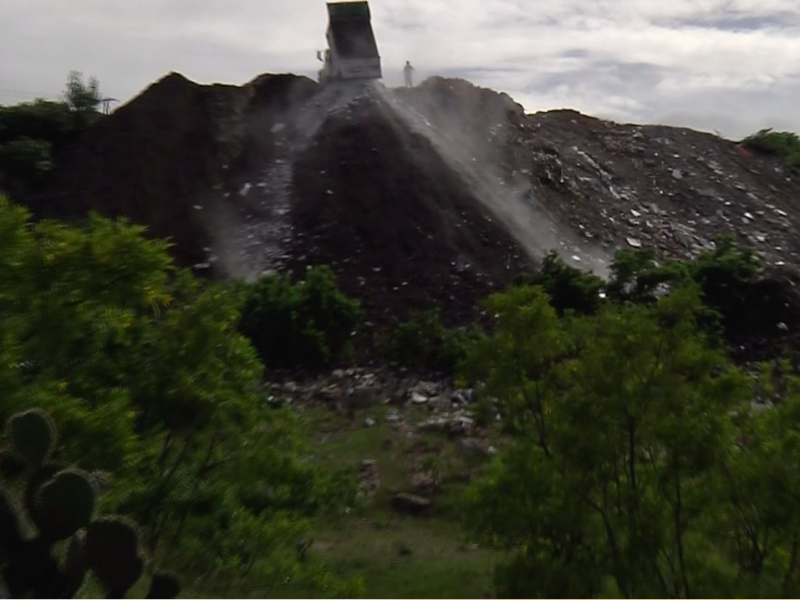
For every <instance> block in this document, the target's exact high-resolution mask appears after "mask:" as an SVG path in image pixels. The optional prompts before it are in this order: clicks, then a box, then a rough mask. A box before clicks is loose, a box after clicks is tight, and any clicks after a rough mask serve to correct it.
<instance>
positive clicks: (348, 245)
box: [27, 74, 800, 343]
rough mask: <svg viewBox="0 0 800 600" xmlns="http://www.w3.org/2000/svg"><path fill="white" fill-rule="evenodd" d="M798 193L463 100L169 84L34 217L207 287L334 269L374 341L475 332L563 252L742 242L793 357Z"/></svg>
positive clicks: (106, 133)
mask: <svg viewBox="0 0 800 600" xmlns="http://www.w3.org/2000/svg"><path fill="white" fill-rule="evenodd" d="M798 192H800V176H798V174H797V173H793V172H791V171H790V170H789V169H787V168H786V167H784V166H783V165H782V164H781V163H780V162H778V161H776V160H773V159H770V158H768V157H762V156H756V155H752V154H751V153H749V152H747V151H745V150H744V149H743V148H741V147H740V146H738V145H737V144H736V143H734V142H731V141H728V140H724V139H721V138H719V137H716V136H713V135H709V134H704V133H699V132H695V131H690V130H687V129H680V128H672V127H660V126H638V125H622V124H618V123H613V122H609V121H602V120H598V119H593V118H591V117H587V116H585V115H581V114H579V113H577V112H575V111H570V110H558V111H550V112H544V113H537V114H533V115H526V114H525V112H524V111H523V109H522V107H521V106H519V105H518V104H516V103H515V102H514V101H513V100H512V99H511V98H509V97H508V96H507V95H505V94H498V93H496V92H493V91H491V90H487V89H482V88H478V87H476V86H473V85H472V84H470V83H468V82H466V81H463V80H453V79H443V78H433V79H430V80H428V81H426V82H424V83H423V84H422V85H420V86H418V87H417V88H414V89H410V90H406V89H401V90H387V89H386V88H384V87H383V86H381V85H380V84H377V85H376V84H372V83H360V84H335V85H329V86H325V87H324V88H320V87H319V86H318V85H317V84H316V83H314V82H312V81H310V80H308V79H306V78H302V77H295V76H292V75H265V76H262V77H259V78H257V79H255V80H253V81H252V82H250V83H248V84H246V85H243V86H239V87H237V86H221V85H214V86H202V85H198V84H195V83H192V82H190V81H188V80H187V79H185V78H183V77H182V76H180V75H177V74H171V75H169V76H167V77H166V78H164V79H162V80H161V81H159V82H157V83H156V84H154V85H153V86H151V87H150V88H148V89H147V90H145V92H144V93H143V94H142V95H140V96H139V97H138V98H136V99H135V100H134V101H132V102H131V103H130V104H128V105H127V106H124V107H122V108H121V109H119V110H118V111H116V112H115V113H114V114H113V115H112V116H111V117H109V118H107V119H104V120H103V121H102V123H101V124H100V125H99V126H98V127H97V128H95V130H93V131H90V132H89V133H88V134H87V135H86V136H85V137H84V139H83V140H81V141H80V143H79V144H77V145H76V147H75V148H74V151H73V152H72V153H71V158H70V159H69V160H68V161H67V162H66V163H65V164H64V165H62V168H60V170H59V176H58V178H57V185H56V186H55V187H54V188H53V189H52V190H51V191H50V192H49V193H48V194H44V195H40V196H37V197H35V198H29V199H27V200H28V201H29V202H30V204H31V205H32V206H33V207H34V209H35V210H36V212H37V213H38V214H40V215H46V216H58V217H70V216H79V215H82V214H85V212H86V211H87V210H97V211H99V212H101V213H102V214H106V215H111V216H119V215H126V216H129V217H130V218H132V219H133V220H134V221H136V222H140V223H144V224H146V225H148V226H149V227H150V229H151V233H152V234H153V235H156V236H160V237H163V236H169V237H171V238H172V239H173V241H174V242H175V246H174V249H173V251H174V254H175V256H176V258H177V259H178V261H179V262H180V263H181V264H183V265H186V266H194V267H195V268H196V269H197V270H198V271H199V272H203V273H208V274H210V275H216V276H224V277H229V276H240V277H246V278H248V279H253V278H255V277H258V276H259V275H260V274H261V273H264V272H268V271H273V270H286V269H289V270H292V271H293V272H295V273H301V272H302V271H303V270H304V269H306V268H307V267H308V266H310V265H314V264H321V263H326V264H331V265H332V266H333V268H334V270H335V271H336V272H337V273H338V274H339V276H340V278H341V283H342V285H343V286H344V288H345V289H346V290H347V291H348V292H349V293H351V294H355V295H358V296H360V297H362V298H363V300H364V302H365V305H366V308H367V310H368V318H369V319H370V320H371V321H372V322H375V323H379V322H384V321H386V320H388V319H394V318H397V317H403V316H405V315H407V314H408V313H409V312H410V311H413V310H415V309H420V308H425V307H428V306H431V305H438V306H440V307H441V308H443V309H444V311H443V312H444V314H445V317H446V318H447V320H448V321H450V322H454V323H455V322H463V321H467V320H469V319H472V318H473V317H474V315H475V312H476V311H475V308H474V306H475V300H476V299H477V298H479V297H482V296H484V295H485V294H486V293H488V292H489V291H490V290H492V289H495V288H496V287H498V286H502V285H505V284H506V283H507V282H508V281H509V280H510V278H511V277H513V275H514V274H515V273H516V272H517V271H518V270H519V269H520V268H523V267H524V266H526V265H527V264H529V263H530V261H531V260H533V259H536V258H537V257H539V256H541V255H542V254H543V253H544V252H545V251H547V250H550V249H556V250H558V251H559V252H560V253H561V255H562V256H563V257H564V258H565V260H567V261H568V262H570V263H571V264H573V265H576V266H584V267H587V268H592V269H594V270H595V271H597V272H598V273H601V274H605V273H607V271H608V264H609V261H610V260H611V258H612V257H613V254H614V252H615V251H616V250H617V249H619V248H624V247H635V248H639V247H642V248H647V247H652V248H654V249H655V250H656V251H657V252H658V254H659V255H660V256H674V257H687V256H693V255H697V254H698V253H699V252H701V251H703V250H704V249H707V248H710V247H712V246H713V244H714V239H715V237H716V236H718V235H719V234H729V235H732V236H734V237H735V238H736V239H738V240H739V241H740V242H744V243H747V244H751V245H754V246H755V247H756V248H757V249H758V250H759V253H760V254H761V255H762V257H763V258H764V260H765V262H766V263H767V264H768V265H769V267H770V276H771V277H772V279H771V281H770V282H769V283H766V284H764V285H763V286H762V287H761V288H759V290H756V291H755V292H754V293H753V314H752V315H751V317H752V318H749V319H748V322H749V323H752V324H754V325H753V326H754V327H756V328H757V329H759V330H763V331H764V332H767V331H769V332H771V333H770V334H769V335H766V333H765V334H764V335H762V341H763V340H764V339H768V340H772V339H773V337H774V336H773V335H772V333H774V332H775V331H779V332H781V333H780V336H782V339H783V341H786V340H790V339H792V337H793V336H795V335H796V334H795V329H796V328H797V327H798V322H797V318H796V317H797V316H800V310H798V306H800V301H799V300H798V299H797V293H796V292H795V288H794V287H793V285H794V279H795V277H796V274H797V273H800V257H799V256H798V253H799V252H800V238H799V237H798V236H797V235H796V233H795V231H796V230H797V226H798V223H799V222H800V207H798V205H797V198H798ZM755 324H757V325H755ZM787 329H788V330H789V331H786V330H787ZM743 331H744V328H743ZM753 335H755V334H753ZM747 336H748V339H752V336H751V335H750V334H749V333H748V334H747ZM743 343H744V342H743ZM747 343H749V342H747ZM770 343H771V342H770Z"/></svg>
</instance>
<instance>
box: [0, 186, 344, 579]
mask: <svg viewBox="0 0 800 600" xmlns="http://www.w3.org/2000/svg"><path fill="white" fill-rule="evenodd" d="M311 296H312V298H313V299H315V300H317V301H318V300H319V299H320V298H322V299H330V295H329V294H327V293H320V292H319V291H316V292H314V293H312V294H311ZM313 301H314V300H310V301H307V302H306V304H305V306H309V305H310V306H312V307H314V304H313ZM240 305H241V295H240V293H239V292H238V291H237V289H236V288H235V286H218V285H215V284H211V283H208V282H203V281H201V280H199V279H196V278H194V277H193V276H192V275H191V274H189V273H188V272H185V271H180V270H178V269H176V268H175V267H174V266H173V265H172V263H171V260H170V258H169V255H168V254H167V245H166V244H165V243H164V242H160V241H153V240H148V239H146V238H145V237H144V236H143V230H142V228H140V227H136V226H132V225H130V224H128V223H126V222H125V221H110V220H108V219H103V218H100V217H97V216H91V217H90V218H88V219H87V220H86V222H85V223H84V224H83V225H81V226H80V227H74V226H67V225H64V224H61V223H58V222H53V221H42V222H38V223H32V222H31V220H30V215H29V214H28V213H27V211H25V210H24V209H22V208H19V207H15V206H13V205H10V204H9V203H7V202H5V201H3V200H0V323H2V327H1V328H0V394H2V397H3V402H2V403H0V418H2V419H4V420H5V419H7V418H9V417H10V416H11V415H12V414H13V413H14V412H18V411H25V410H27V409H30V408H34V407H41V408H42V409H44V410H46V411H47V412H48V413H49V414H51V415H52V416H53V417H54V419H55V420H56V422H58V423H59V446H58V450H57V456H56V458H57V459H58V460H60V461H64V463H65V464H74V463H76V462H79V463H80V464H81V466H82V467H83V468H85V469H86V470H87V471H90V472H92V479H93V480H94V479H95V473H96V472H97V471H102V472H106V473H113V476H114V480H113V485H112V486H111V487H110V489H109V490H108V492H107V493H106V494H104V495H103V496H101V497H99V498H98V502H99V508H100V509H101V510H103V511H106V512H109V511H112V512H114V513H116V514H119V515H123V516H129V517H131V518H133V519H134V520H135V521H136V522H138V523H140V524H141V527H142V528H141V532H140V534H141V540H142V545H143V547H144V548H145V549H147V550H148V552H149V554H150V555H151V556H152V557H153V560H154V561H155V562H156V563H157V564H166V565H170V566H171V567H173V568H175V569H179V570H181V571H182V572H184V573H186V574H187V577H190V578H191V577H192V576H194V580H193V581H194V584H193V585H194V586H195V587H196V589H198V590H203V589H204V587H203V586H208V593H209V594H212V595H214V594H218V593H219V592H218V591H215V590H214V589H212V588H213V587H214V586H219V584H220V582H224V583H225V585H226V586H228V585H229V586H231V587H230V588H229V589H230V593H232V594H236V593H238V590H244V589H248V588H250V587H259V586H260V587H262V588H264V587H269V585H271V584H272V583H271V582H274V581H283V580H285V579H286V578H287V577H288V578H290V579H292V580H293V581H304V582H305V583H306V584H307V586H308V587H309V589H319V590H320V592H319V593H333V592H331V590H334V589H341V588H340V587H337V586H341V585H344V586H346V584H347V582H341V581H339V580H337V579H336V578H332V576H331V574H330V573H329V572H328V570H327V569H326V568H325V566H324V565H320V564H316V563H313V564H312V563H309V564H300V563H299V560H298V558H297V555H296V553H295V552H294V544H295V542H296V540H297V535H298V532H301V531H305V530H306V529H307V528H308V526H309V522H310V521H309V519H310V518H311V517H312V516H315V515H318V514H320V513H324V512H325V511H334V512H335V511H338V510H341V509H342V508H343V506H344V503H345V502H347V501H348V499H349V498H351V497H352V495H353V494H354V492H355V486H354V485H351V482H350V481H349V480H347V481H345V480H343V479H342V478H341V477H340V476H339V474H338V473H336V472H335V471H330V472H323V471H321V470H320V469H318V468H315V467H313V466H312V465H309V464H308V463H307V462H306V461H304V460H303V459H302V456H303V454H304V452H305V450H304V445H303V444H302V443H301V439H300V436H299V432H298V429H297V427H296V425H295V424H294V422H293V419H292V418H291V415H290V414H289V413H287V412H286V411H283V410H274V409H270V410H268V409H266V407H265V403H264V401H263V399H262V398H263V397H262V393H261V375H262V372H263V368H262V365H261V364H260V362H259V360H258V356H257V354H256V352H255V350H254V349H253V347H252V346H251V344H250V343H249V342H248V340H247V339H246V338H245V337H244V336H242V335H241V334H240V333H239V331H238V326H239V323H240V320H241V313H240V310H239V308H240ZM333 314H336V313H335V312H334V313H333ZM327 315H328V317H329V318H333V315H332V314H331V313H330V312H329V313H327ZM328 329H329V330H330V329H334V330H335V325H334V324H330V325H329V326H328ZM51 460H52V459H51ZM53 475H55V473H50V474H49V475H48V476H47V480H49V479H50V478H51V477H52V476H53ZM45 481H46V480H45ZM45 481H42V482H41V483H42V484H44V483H45ZM131 561H132V562H135V560H134V559H131ZM190 580H191V579H190ZM226 589H228V588H226ZM325 590H327V591H325ZM337 593H338V592H337Z"/></svg>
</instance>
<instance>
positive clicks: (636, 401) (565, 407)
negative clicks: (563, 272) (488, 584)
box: [464, 249, 800, 598]
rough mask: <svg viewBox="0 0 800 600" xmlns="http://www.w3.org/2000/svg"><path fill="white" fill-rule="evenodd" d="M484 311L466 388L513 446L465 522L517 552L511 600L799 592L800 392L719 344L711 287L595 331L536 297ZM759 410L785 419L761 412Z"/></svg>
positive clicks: (790, 381) (509, 569)
mask: <svg viewBox="0 0 800 600" xmlns="http://www.w3.org/2000/svg"><path fill="white" fill-rule="evenodd" d="M720 251H721V252H722V253H723V254H724V253H725V252H727V251H726V250H725V249H721V250H720ZM740 258H741V257H740ZM713 262H714V263H715V264H719V263H720V262H724V261H721V260H720V257H719V256H717V257H716V258H714V259H713ZM733 262H734V263H737V264H739V263H740V261H738V260H733ZM745 262H747V261H745ZM739 267H741V264H739ZM739 267H735V268H734V267H731V268H730V269H727V270H726V272H727V273H731V272H733V273H738V276H737V277H739V278H741V277H746V276H747V273H748V272H750V270H749V269H747V268H745V269H744V272H743V273H742V272H740V271H739ZM696 268H697V269H698V270H699V272H707V271H706V270H705V269H704V268H701V267H696ZM487 308H488V309H490V310H491V311H492V313H493V314H495V315H497V326H496V328H495V331H493V332H492V334H491V335H487V336H484V338H483V339H482V340H481V342H480V343H479V344H476V345H474V346H472V347H471V348H470V352H469V356H468V360H466V361H465V363H464V376H465V377H468V378H469V379H470V380H471V382H472V383H473V384H475V385H476V386H481V385H482V386H484V387H483V390H484V393H486V394H489V395H492V396H493V397H495V398H497V400H498V409H499V410H500V414H501V415H502V417H503V419H504V421H505V422H506V423H507V424H508V425H509V426H508V427H507V428H506V429H507V431H510V432H513V434H514V435H513V436H512V440H511V443H510V444H509V445H508V446H507V447H506V448H504V449H503V450H502V451H501V452H500V453H498V455H497V456H496V458H495V459H494V460H493V461H492V462H491V463H490V464H489V465H487V467H486V469H485V471H484V472H483V473H481V474H480V476H479V477H478V478H477V479H476V480H475V481H474V482H473V483H472V484H471V487H470V489H469V490H468V493H467V506H466V508H465V513H466V515H467V517H468V522H469V525H470V527H471V528H472V529H473V532H474V533H475V534H476V537H477V539H478V541H480V542H483V543H485V544H491V545H493V546H494V547H496V548H499V549H502V550H506V551H507V552H508V558H509V560H508V562H507V563H506V564H505V565H503V566H501V567H500V568H499V569H498V570H497V573H496V584H497V590H496V591H497V595H498V597H514V598H537V597H538V598H548V597H550V598H553V597H617V598H618V597H625V598H636V597H638V598H650V597H671V598H689V597H711V596H713V597H723V598H727V597H766V598H771V597H783V598H792V597H796V596H797V594H798V593H800V561H798V560H797V557H798V552H799V551H800V550H799V548H800V519H798V516H797V511H796V509H795V503H794V502H793V500H790V499H794V498H798V497H800V469H798V466H797V465H798V464H800V444H798V442H797V441H798V439H800V438H799V437H798V436H799V435H800V394H799V393H798V390H800V381H798V379H797V378H796V377H793V376H784V377H783V378H782V380H781V386H780V388H779V387H778V386H776V385H774V381H775V378H774V373H773V371H774V369H773V368H772V366H771V365H770V367H769V368H767V369H765V370H764V372H763V373H761V374H760V375H752V376H751V375H749V374H746V373H744V372H742V371H741V370H739V369H737V368H736V367H735V366H734V365H733V364H731V362H730V360H729V359H728V358H727V357H726V356H725V354H724V352H722V351H721V350H720V349H717V348H714V347H711V346H709V345H708V343H707V336H706V335H705V333H704V331H703V329H702V327H700V326H699V325H700V324H699V323H698V321H697V319H696V316H697V315H698V314H701V313H702V311H703V309H702V300H701V295H700V293H699V290H698V286H697V284H694V283H692V282H689V283H688V284H686V285H680V286H677V287H676V288H675V289H673V290H672V291H670V292H668V293H667V294H666V295H664V296H662V297H660V298H659V299H658V300H656V301H655V302H654V303H647V304H635V303H625V304H620V303H616V302H609V303H607V304H606V305H605V306H604V307H603V308H602V309H601V310H600V311H599V312H598V313H597V314H596V315H591V316H572V317H568V318H560V317H559V316H558V315H557V313H556V311H555V310H554V309H553V307H552V306H551V305H550V299H549V298H548V297H547V294H545V293H544V291H543V290H542V288H540V287H517V288H512V289H511V290H509V291H507V292H505V293H503V294H496V295H494V296H492V297H491V298H490V299H489V301H487ZM782 368H784V369H786V368H787V366H786V365H783V367H782ZM756 394H758V395H760V396H762V397H766V398H769V399H771V400H773V401H774V406H772V407H770V408H769V409H767V410H759V411H756V410H752V408H751V403H752V402H753V398H754V396H755V395H756Z"/></svg>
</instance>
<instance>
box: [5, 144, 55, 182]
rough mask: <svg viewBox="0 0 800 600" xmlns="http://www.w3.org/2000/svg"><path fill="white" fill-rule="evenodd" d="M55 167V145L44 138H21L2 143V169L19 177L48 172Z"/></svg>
mask: <svg viewBox="0 0 800 600" xmlns="http://www.w3.org/2000/svg"><path fill="white" fill-rule="evenodd" d="M52 168H53V145H52V144H51V143H50V142H46V141H44V140H35V139H31V138H21V139H18V140H14V141H13V142H7V143H5V144H0V171H5V172H6V173H9V174H11V175H14V176H18V177H30V176H33V175H35V174H37V173H46V172H47V171H50V170H51V169H52Z"/></svg>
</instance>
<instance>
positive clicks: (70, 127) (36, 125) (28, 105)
mask: <svg viewBox="0 0 800 600" xmlns="http://www.w3.org/2000/svg"><path fill="white" fill-rule="evenodd" d="M75 130H76V124H75V120H74V118H73V115H72V111H71V110H70V108H69V105H67V103H65V102H53V101H50V100H34V101H33V102H23V103H21V104H16V105H14V106H0V144H5V143H7V142H11V141H14V140H19V139H23V138H30V139H35V140H43V141H46V142H50V143H51V144H54V145H57V146H58V145H61V144H63V143H64V142H67V141H69V139H71V137H72V136H73V135H74V133H75Z"/></svg>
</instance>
